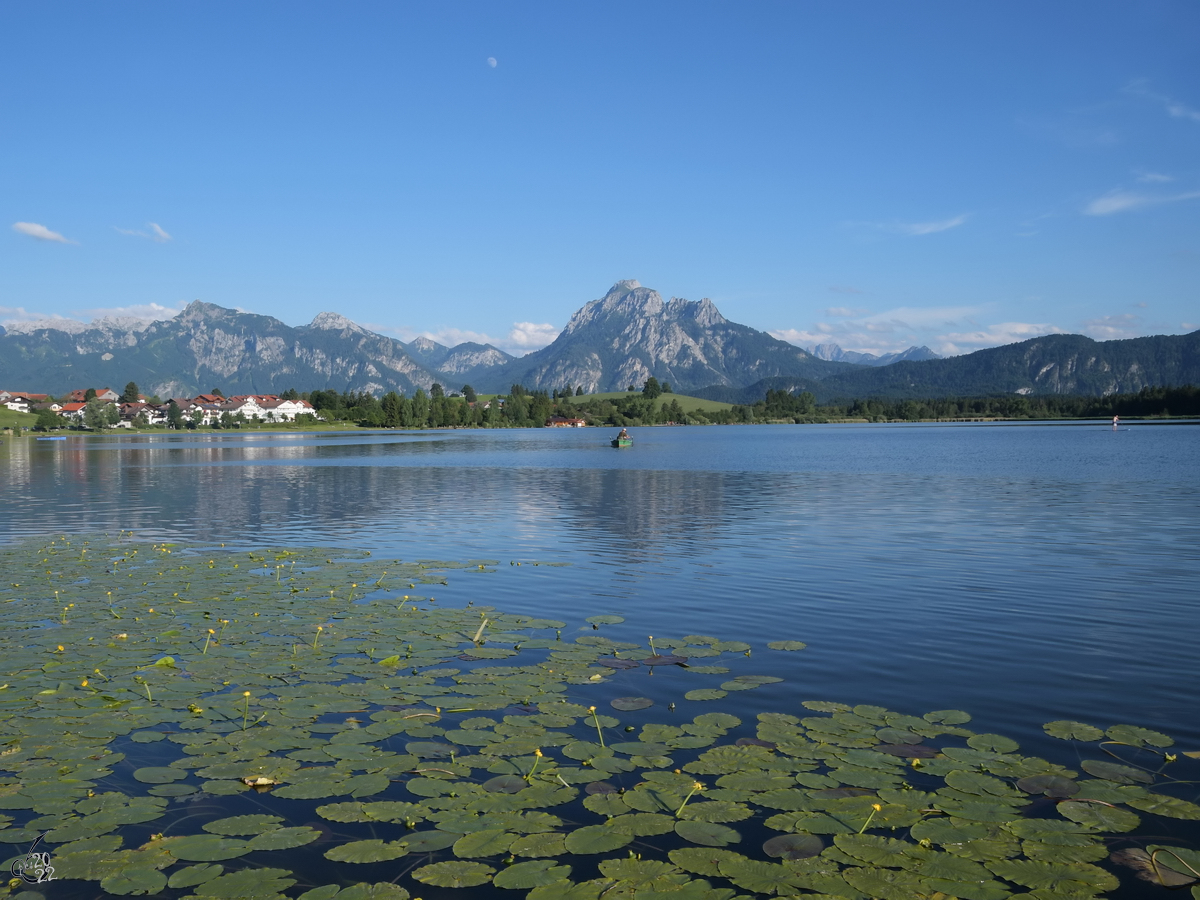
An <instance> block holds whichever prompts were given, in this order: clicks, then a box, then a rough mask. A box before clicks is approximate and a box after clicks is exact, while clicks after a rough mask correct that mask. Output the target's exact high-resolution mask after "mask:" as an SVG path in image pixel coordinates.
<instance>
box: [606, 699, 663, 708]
mask: <svg viewBox="0 0 1200 900" xmlns="http://www.w3.org/2000/svg"><path fill="white" fill-rule="evenodd" d="M609 705H610V706H612V708H613V709H619V710H621V711H622V712H629V711H632V710H636V709H647V708H649V707H651V706H653V705H654V701H653V700H651V699H649V698H648V697H617V698H616V699H615V700H610V701H609Z"/></svg>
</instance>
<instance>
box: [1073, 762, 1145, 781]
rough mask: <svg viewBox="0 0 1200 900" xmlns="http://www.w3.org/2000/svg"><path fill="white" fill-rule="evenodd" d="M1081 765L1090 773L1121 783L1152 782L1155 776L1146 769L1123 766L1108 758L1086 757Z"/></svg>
mask: <svg viewBox="0 0 1200 900" xmlns="http://www.w3.org/2000/svg"><path fill="white" fill-rule="evenodd" d="M1079 765H1080V768H1082V769H1083V770H1084V771H1085V772H1087V773H1088V774H1089V775H1095V776H1096V777H1097V778H1103V779H1105V780H1106V781H1115V782H1117V783H1119V784H1151V783H1153V781H1154V776H1153V775H1152V774H1150V773H1149V772H1147V771H1145V770H1144V769H1135V768H1134V767H1133V766H1123V765H1121V764H1120V763H1115V762H1110V761H1109V760H1107V759H1085V760H1084V761H1083V762H1082V763H1080V764H1079Z"/></svg>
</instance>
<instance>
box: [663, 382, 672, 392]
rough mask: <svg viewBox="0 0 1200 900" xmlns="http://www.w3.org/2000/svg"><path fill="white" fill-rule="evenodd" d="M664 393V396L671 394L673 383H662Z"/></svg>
mask: <svg viewBox="0 0 1200 900" xmlns="http://www.w3.org/2000/svg"><path fill="white" fill-rule="evenodd" d="M662 392H663V393H664V394H669V393H671V382H669V381H664V382H663V383H662Z"/></svg>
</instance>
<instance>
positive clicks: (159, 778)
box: [133, 766, 188, 784]
mask: <svg viewBox="0 0 1200 900" xmlns="http://www.w3.org/2000/svg"><path fill="white" fill-rule="evenodd" d="M133 777H134V778H135V779H137V780H138V781H140V782H142V783H143V784H168V783H169V782H172V781H181V780H183V779H184V778H187V777H188V773H187V772H186V771H185V770H183V769H173V768H171V767H170V766H143V767H142V768H140V769H134V770H133Z"/></svg>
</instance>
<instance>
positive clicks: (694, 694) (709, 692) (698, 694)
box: [683, 688, 727, 700]
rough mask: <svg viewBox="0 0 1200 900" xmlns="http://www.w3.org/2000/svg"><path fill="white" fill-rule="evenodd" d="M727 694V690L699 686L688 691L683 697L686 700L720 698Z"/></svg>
mask: <svg viewBox="0 0 1200 900" xmlns="http://www.w3.org/2000/svg"><path fill="white" fill-rule="evenodd" d="M726 695H727V692H726V691H721V690H717V689H716V688H697V689H696V690H694V691H688V692H687V693H686V694H684V695H683V698H684V699H685V700H720V699H721V698H722V697H724V696H726Z"/></svg>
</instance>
